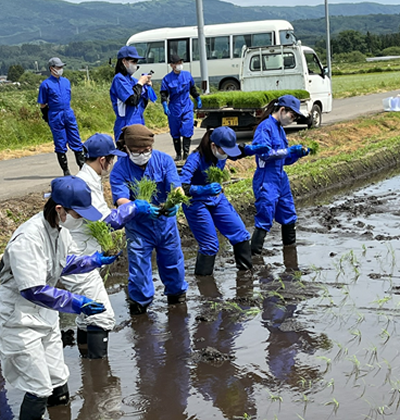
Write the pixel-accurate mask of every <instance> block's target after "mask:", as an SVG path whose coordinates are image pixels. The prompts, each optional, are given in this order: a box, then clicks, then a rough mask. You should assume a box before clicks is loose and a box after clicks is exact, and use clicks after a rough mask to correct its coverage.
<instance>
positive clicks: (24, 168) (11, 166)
mask: <svg viewBox="0 0 400 420" xmlns="http://www.w3.org/2000/svg"><path fill="white" fill-rule="evenodd" d="M399 93H400V91H393V92H385V93H378V94H373V95H366V96H361V97H354V98H347V99H337V100H334V103H333V111H332V112H331V113H330V114H324V115H323V124H324V125H325V124H332V123H335V122H338V121H344V120H350V119H352V118H356V117H358V116H360V115H364V114H371V113H377V112H381V111H382V99H384V98H387V97H389V96H395V95H397V94H399ZM203 133H204V130H203V129H196V130H195V135H194V137H193V141H192V147H195V146H197V145H198V144H199V142H200V139H201V137H202V135H203ZM246 138H247V139H248V134H247V135H246V134H243V133H242V134H240V139H241V140H244V139H246ZM154 147H155V148H156V149H158V150H161V151H163V152H166V153H168V154H170V155H171V156H173V155H174V151H173V147H172V141H171V138H170V136H169V134H158V135H156V141H155V146H154ZM68 156H69V161H70V162H71V165H70V166H71V171H72V173H76V172H77V171H78V167H77V166H76V164H75V159H74V156H73V154H72V153H69V154H68ZM61 175H62V173H61V170H60V168H59V166H58V163H57V160H56V157H55V155H54V153H46V154H38V155H35V156H29V157H23V158H20V159H12V160H3V161H0V184H1V189H0V201H4V200H8V199H10V198H17V197H22V196H24V195H26V194H27V193H30V192H37V191H43V190H45V189H46V187H47V186H48V185H49V184H50V181H51V180H52V179H53V178H56V177H58V176H61Z"/></svg>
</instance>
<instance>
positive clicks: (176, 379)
mask: <svg viewBox="0 0 400 420" xmlns="http://www.w3.org/2000/svg"><path fill="white" fill-rule="evenodd" d="M154 315H155V314H154V313H152V314H151V315H149V314H144V315H140V316H135V317H134V318H132V328H133V329H134V331H135V351H136V358H135V359H136V363H137V367H138V379H137V389H138V393H139V394H140V396H137V397H135V399H136V400H142V401H146V403H142V406H145V409H144V410H143V411H142V416H141V418H143V419H148V420H154V419H160V420H162V419H168V420H171V419H174V420H185V419H187V415H186V412H185V411H186V406H187V399H188V397H189V374H190V372H189V367H188V359H189V357H190V353H191V349H190V335H189V330H188V321H189V315H188V313H187V307H186V305H185V304H181V305H169V306H168V313H167V321H166V323H162V321H161V320H160V319H157V318H156V319H152V316H154Z"/></svg>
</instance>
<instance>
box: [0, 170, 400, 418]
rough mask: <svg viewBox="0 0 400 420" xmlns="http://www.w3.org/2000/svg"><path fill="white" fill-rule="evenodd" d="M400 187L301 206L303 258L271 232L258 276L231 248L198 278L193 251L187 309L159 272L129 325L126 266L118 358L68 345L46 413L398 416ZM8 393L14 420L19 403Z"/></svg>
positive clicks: (119, 279)
mask: <svg viewBox="0 0 400 420" xmlns="http://www.w3.org/2000/svg"><path fill="white" fill-rule="evenodd" d="M399 185H400V177H393V178H392V179H389V180H385V181H382V182H379V183H376V184H373V185H370V186H368V187H366V188H363V189H358V190H356V191H355V192H353V193H347V194H345V195H342V196H340V197H337V198H336V199H329V200H327V201H326V202H325V203H323V204H321V205H318V206H315V205H314V206H313V207H303V208H301V209H299V211H298V213H299V228H298V232H297V236H298V246H297V249H296V248H288V249H286V250H285V252H284V253H283V252H282V248H281V246H280V234H279V230H278V229H277V228H274V229H273V231H272V232H271V233H270V234H269V235H268V236H267V241H266V243H265V250H264V255H263V257H261V258H258V260H257V259H256V260H254V262H255V263H256V266H255V271H254V273H253V275H252V276H251V275H249V274H238V273H237V272H236V270H235V267H234V261H233V258H232V253H231V250H230V247H229V246H228V245H227V244H225V243H223V244H222V245H221V248H222V249H221V252H220V254H221V255H220V256H219V257H218V259H217V264H216V270H215V275H214V277H213V278H211V277H210V278H198V279H196V278H195V277H194V276H193V275H191V273H193V269H194V263H195V255H194V252H193V248H192V249H190V248H188V249H186V266H187V267H186V268H187V272H188V277H187V280H188V282H189V284H190V288H189V293H188V302H187V306H176V307H167V303H166V298H165V297H164V296H163V295H162V291H163V287H162V284H161V282H160V280H159V279H158V275H157V273H155V274H154V278H155V286H156V298H155V301H154V303H153V305H152V306H151V308H150V310H149V312H148V314H147V315H142V316H137V317H134V318H131V317H130V316H129V315H128V308H127V305H126V302H125V292H124V288H123V287H122V284H123V281H124V279H125V274H124V272H123V270H121V273H119V274H118V273H117V274H116V275H114V276H113V277H112V278H111V279H110V280H109V291H110V293H111V300H112V304H113V306H114V308H115V312H116V317H117V324H118V326H117V328H116V331H115V332H113V333H112V334H111V338H110V357H109V360H108V361H106V360H101V361H88V360H83V359H80V358H79V356H78V351H77V348H76V346H67V347H66V348H65V357H66V362H67V364H68V366H69V367H70V370H71V377H70V380H69V386H70V392H71V395H72V402H71V405H70V407H68V409H65V408H63V409H61V408H56V409H53V410H52V411H51V412H50V418H51V419H52V420H64V419H65V420H70V419H71V420H72V419H79V420H92V419H93V420H95V419H96V420H108V419H143V420H159V419H168V420H189V419H190V420H209V419H217V420H218V419H250V418H251V419H259V420H272V419H279V420H294V419H307V420H308V419H313V420H321V419H331V418H334V417H336V418H339V419H345V420H358V419H360V420H361V419H399V418H400V410H399V411H398V407H399V405H400V370H399V369H400V363H399V357H398V354H399V349H400V337H399V334H398V331H397V326H398V321H399V314H400V296H399V294H400V273H399V267H398V261H399V257H400V255H399V254H400V249H399V241H398V238H399V237H400V228H399V227H400V210H399V209H400V196H399V194H398V192H399ZM63 324H64V328H68V326H73V319H72V318H63ZM1 390H3V392H0V410H1V411H0V419H1V420H4V419H9V418H12V417H10V414H9V409H10V408H11V409H12V410H13V412H14V413H15V414H17V413H18V407H19V404H20V402H21V399H22V394H21V393H20V392H18V391H15V390H11V389H8V388H7V387H6V388H4V387H3V384H2V382H1V381H0V391H1ZM6 399H7V401H8V402H7V403H6ZM7 404H8V406H7Z"/></svg>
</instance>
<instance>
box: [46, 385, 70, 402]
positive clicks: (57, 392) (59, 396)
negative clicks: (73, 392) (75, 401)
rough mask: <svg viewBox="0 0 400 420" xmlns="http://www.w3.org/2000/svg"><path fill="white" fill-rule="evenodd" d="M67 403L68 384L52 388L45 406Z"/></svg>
mask: <svg viewBox="0 0 400 420" xmlns="http://www.w3.org/2000/svg"><path fill="white" fill-rule="evenodd" d="M68 403H69V391H68V384H67V383H65V384H64V385H61V386H58V387H57V388H54V389H53V393H52V394H51V395H50V397H49V398H47V407H55V406H56V405H67V404H68Z"/></svg>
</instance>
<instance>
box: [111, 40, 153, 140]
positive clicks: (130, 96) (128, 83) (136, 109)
mask: <svg viewBox="0 0 400 420" xmlns="http://www.w3.org/2000/svg"><path fill="white" fill-rule="evenodd" d="M140 58H143V57H141V56H140V55H139V54H138V52H137V50H136V48H135V47H132V46H125V47H122V48H121V49H120V50H119V51H118V55H117V59H118V61H117V64H116V65H115V76H114V79H113V81H112V84H111V88H110V98H111V103H112V106H113V109H114V112H115V116H116V119H115V124H114V140H115V141H116V142H117V141H118V139H119V137H120V135H121V132H122V131H121V130H122V128H123V127H125V126H127V125H132V124H143V125H144V116H143V114H144V111H145V109H146V106H147V104H148V102H149V99H151V96H150V97H149V91H150V94H153V93H154V91H152V88H151V74H145V75H142V76H140V77H139V79H136V78H135V77H133V74H134V73H135V72H136V71H137V69H138V68H139V67H138V65H137V62H138V60H139V59H140Z"/></svg>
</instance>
